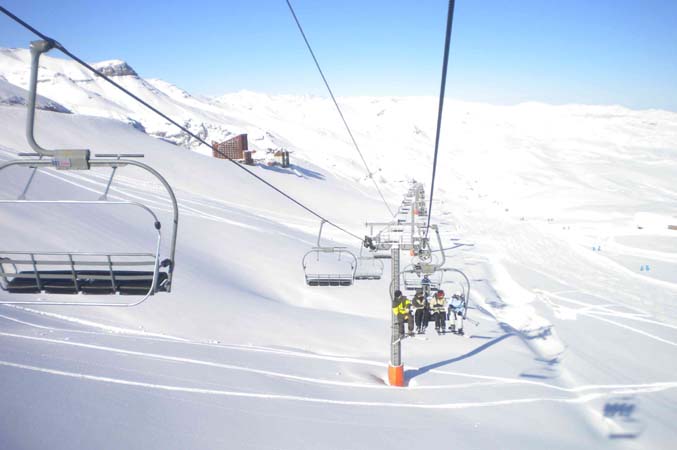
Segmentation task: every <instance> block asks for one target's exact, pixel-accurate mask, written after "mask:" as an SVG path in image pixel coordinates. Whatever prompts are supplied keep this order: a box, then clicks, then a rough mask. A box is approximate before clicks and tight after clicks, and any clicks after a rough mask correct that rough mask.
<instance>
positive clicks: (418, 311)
mask: <svg viewBox="0 0 677 450" xmlns="http://www.w3.org/2000/svg"><path fill="white" fill-rule="evenodd" d="M412 306H413V307H414V317H415V318H416V332H417V333H419V334H423V333H425V329H426V327H427V326H428V300H427V299H426V298H425V297H424V296H423V289H416V295H415V296H414V299H413V300H412Z"/></svg>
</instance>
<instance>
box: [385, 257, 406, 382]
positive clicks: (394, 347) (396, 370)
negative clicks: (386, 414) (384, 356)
mask: <svg viewBox="0 0 677 450" xmlns="http://www.w3.org/2000/svg"><path fill="white" fill-rule="evenodd" d="M390 252H391V261H392V264H391V272H392V274H391V275H392V281H391V283H390V298H391V299H394V298H395V294H394V293H395V291H397V290H399V289H400V247H399V246H398V245H393V247H392V248H391V250H390ZM390 315H391V318H392V319H391V320H392V333H391V338H390V365H389V366H388V382H389V383H390V385H391V386H398V387H403V386H404V366H403V364H402V336H400V327H399V324H398V321H397V315H396V314H395V313H394V312H393V311H392V308H391V314H390Z"/></svg>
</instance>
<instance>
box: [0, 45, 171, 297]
mask: <svg viewBox="0 0 677 450" xmlns="http://www.w3.org/2000/svg"><path fill="white" fill-rule="evenodd" d="M54 46H55V43H54V41H50V40H43V41H34V42H32V43H31V47H30V48H31V74H30V90H29V99H28V113H27V119H26V137H27V140H28V144H29V145H30V147H31V148H32V149H33V150H34V151H35V152H36V153H27V154H26V153H22V154H19V156H20V157H22V158H21V159H16V160H10V161H8V162H5V163H4V164H1V165H0V171H2V170H4V169H7V168H9V167H13V166H14V167H25V168H28V169H30V170H31V173H30V176H29V178H28V181H27V183H26V185H25V187H24V189H23V192H22V193H21V194H20V195H19V196H18V197H17V198H14V199H9V200H0V206H6V205H17V204H21V205H26V206H27V207H30V208H36V209H37V210H40V209H46V208H51V207H54V206H57V207H66V206H68V205H80V206H83V207H85V208H92V209H96V208H97V207H105V208H109V210H111V211H113V212H118V211H120V208H121V206H125V205H126V206H129V207H133V208H138V209H139V211H140V213H141V214H145V215H146V216H147V217H148V219H149V220H148V228H149V229H150V230H152V231H153V233H154V236H155V240H154V241H155V242H154V245H153V246H152V247H150V246H149V247H150V248H148V249H145V251H134V252H111V251H99V250H97V249H94V250H93V251H86V252H85V251H77V252H76V251H68V250H64V251H43V250H40V249H9V250H5V249H0V289H2V290H3V291H5V292H7V293H9V294H12V295H11V297H12V299H11V300H5V298H6V296H2V297H0V304H15V305H16V304H31V305H62V306H63V305H69V306H70V305H72V306H135V305H138V304H140V303H142V302H144V301H145V300H146V299H148V298H149V297H150V296H152V295H154V294H156V293H161V292H170V291H171V288H172V277H173V273H174V267H175V251H176V238H177V227H178V221H179V214H178V206H177V202H176V197H175V195H174V192H173V190H172V188H171V186H170V185H169V183H167V181H166V180H165V179H164V178H163V177H162V175H160V174H159V173H158V172H157V171H156V170H154V169H153V168H152V167H150V166H149V165H147V164H144V163H142V162H139V161H138V160H137V158H141V157H143V155H139V154H96V155H94V157H92V156H90V151H89V150H73V149H68V150H47V149H45V148H43V147H41V146H40V145H38V143H37V142H36V141H35V138H34V133H33V128H34V123H35V108H36V105H35V103H36V96H37V80H38V70H39V67H40V56H41V55H42V54H43V53H46V52H48V51H49V50H51V49H52V48H54ZM131 158H134V159H131ZM130 166H131V167H137V168H140V169H142V170H144V171H146V172H147V173H149V174H150V175H152V176H153V177H154V178H156V179H157V180H159V182H160V183H161V184H162V185H163V186H164V188H165V190H166V192H167V195H168V197H169V199H170V202H171V208H172V222H171V226H170V233H169V234H170V238H169V239H170V245H169V252H168V253H169V254H168V256H167V257H165V258H163V257H162V256H161V251H162V245H161V244H162V237H163V227H162V224H161V223H160V220H159V218H158V215H157V214H156V212H155V211H154V210H153V209H152V208H151V207H150V206H149V205H146V204H143V203H141V202H137V201H111V200H110V199H109V198H108V193H109V191H110V188H111V184H112V183H113V178H114V176H115V175H116V173H117V171H118V170H119V169H124V168H126V167H130ZM102 167H103V168H110V169H111V174H110V178H109V179H108V183H107V185H106V187H105V189H104V190H103V192H102V193H101V196H100V197H99V199H98V200H91V201H83V200H72V199H60V200H27V199H26V194H27V192H28V190H29V188H30V186H31V184H32V182H33V179H34V178H35V176H36V174H37V173H38V171H71V170H76V171H88V170H91V169H93V168H102ZM6 207H7V206H6ZM78 217H79V218H82V217H83V216H78ZM45 233H46V232H45ZM17 241H19V242H25V241H26V239H23V240H17ZM109 241H112V240H110V239H109ZM14 294H17V295H16V296H15V295H14ZM18 294H34V295H33V296H26V295H18ZM35 294H47V295H41V296H40V297H46V298H47V299H45V298H38V299H33V298H34V297H35ZM64 294H69V295H70V296H71V297H70V298H73V300H63V297H62V295H64ZM79 294H87V295H94V296H103V295H106V296H115V295H126V296H133V297H128V300H127V301H120V300H99V299H98V298H97V299H91V297H90V299H86V300H83V298H84V297H82V296H81V295H79ZM54 298H56V299H54ZM108 298H110V297H108Z"/></svg>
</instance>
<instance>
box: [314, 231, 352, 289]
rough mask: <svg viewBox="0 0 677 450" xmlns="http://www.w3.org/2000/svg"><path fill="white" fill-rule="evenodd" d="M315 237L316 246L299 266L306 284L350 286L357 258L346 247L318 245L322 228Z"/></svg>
mask: <svg viewBox="0 0 677 450" xmlns="http://www.w3.org/2000/svg"><path fill="white" fill-rule="evenodd" d="M323 226H324V221H323V222H322V223H321V224H320V232H319V234H318V236H317V246H316V247H313V248H312V249H311V250H310V251H308V252H307V253H306V254H305V255H304V256H303V260H302V261H301V264H302V266H303V272H304V274H305V279H306V284H307V285H308V286H313V287H329V286H332V287H339V286H352V285H353V283H354V282H355V273H356V271H357V258H356V257H355V255H354V254H353V253H352V252H350V251H349V250H347V249H346V247H326V246H322V245H321V244H320V240H321V237H322V227H323Z"/></svg>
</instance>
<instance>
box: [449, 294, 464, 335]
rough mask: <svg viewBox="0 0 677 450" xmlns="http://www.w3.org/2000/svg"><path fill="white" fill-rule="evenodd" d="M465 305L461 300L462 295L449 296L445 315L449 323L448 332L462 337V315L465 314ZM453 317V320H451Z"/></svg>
mask: <svg viewBox="0 0 677 450" xmlns="http://www.w3.org/2000/svg"><path fill="white" fill-rule="evenodd" d="M464 309H465V303H464V300H463V295H462V294H458V293H457V294H454V295H452V296H451V300H450V301H449V310H448V313H447V319H449V320H450V321H451V325H449V331H451V332H452V333H456V334H458V335H460V336H463V334H464V333H463V314H464V313H465V311H464ZM452 315H453V319H452Z"/></svg>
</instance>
